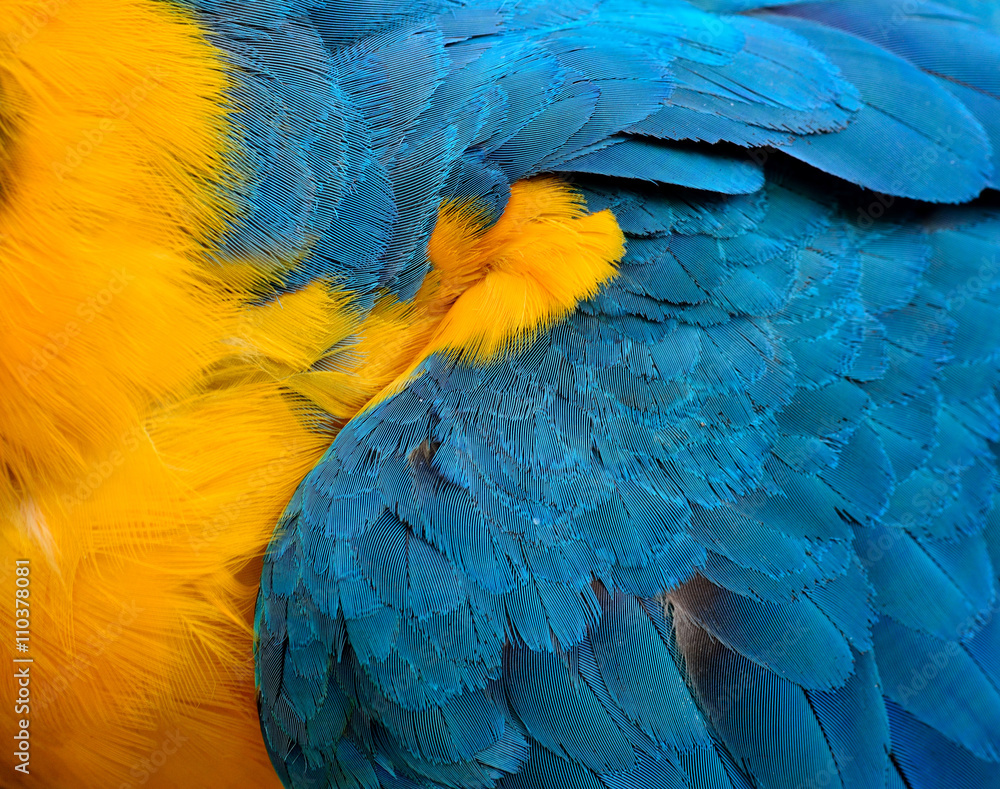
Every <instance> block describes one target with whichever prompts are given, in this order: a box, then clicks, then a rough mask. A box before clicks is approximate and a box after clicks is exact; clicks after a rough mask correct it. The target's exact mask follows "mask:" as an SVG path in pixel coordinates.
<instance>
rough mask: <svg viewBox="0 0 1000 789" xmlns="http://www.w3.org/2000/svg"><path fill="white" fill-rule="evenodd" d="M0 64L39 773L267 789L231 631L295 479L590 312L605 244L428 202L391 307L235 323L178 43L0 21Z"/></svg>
mask: <svg viewBox="0 0 1000 789" xmlns="http://www.w3.org/2000/svg"><path fill="white" fill-rule="evenodd" d="M8 9H9V11H8ZM39 14H41V16H39ZM0 41H4V42H6V43H5V44H3V47H4V48H3V49H0V91H2V96H3V101H2V102H0V124H2V127H0V139H2V141H3V143H2V144H3V149H2V160H0V168H2V169H0V177H2V185H3V192H2V195H0V255H2V258H0V260H2V266H3V275H4V280H5V285H4V288H3V289H2V293H0V391H2V392H3V397H2V399H0V451H2V458H0V459H2V462H3V467H4V473H3V474H2V475H0V516H2V531H0V544H2V546H3V548H2V553H3V560H2V565H0V579H2V580H0V587H2V588H3V589H4V590H6V591H8V592H12V591H13V589H14V574H13V573H14V560H15V559H16V558H28V559H30V562H31V564H30V567H31V575H30V579H31V585H30V590H31V597H30V604H31V609H32V610H31V635H30V657H31V658H32V659H33V660H34V663H32V664H31V671H32V677H33V680H32V684H31V703H30V707H31V711H30V714H29V715H28V716H27V717H29V718H30V721H31V723H30V731H31V742H32V749H33V750H32V752H33V754H34V756H33V758H32V761H31V768H30V772H31V780H32V781H33V785H35V786H38V787H67V786H81V787H87V786H95V787H98V786H99V787H116V788H118V789H124V788H125V787H131V786H139V785H144V786H164V787H167V786H213V787H218V788H219V789H221V788H222V787H226V786H233V787H237V786H239V787H243V786H254V787H265V786H275V785H276V784H277V780H276V779H275V778H274V776H273V774H272V771H271V769H270V766H269V765H268V764H267V757H266V754H265V752H264V749H263V746H262V744H261V741H260V733H259V729H258V724H257V716H256V709H255V705H254V688H253V666H252V658H251V641H252V630H251V626H250V622H251V619H252V608H253V602H254V597H255V593H256V584H257V579H258V576H257V574H258V567H259V557H260V555H261V554H262V552H263V550H264V548H265V546H266V544H267V541H268V539H269V538H270V535H271V531H272V529H273V527H274V524H275V523H276V522H277V520H278V518H279V516H280V514H281V511H282V508H283V507H284V505H285V503H286V502H287V500H288V498H289V497H290V496H291V494H292V492H293V491H294V489H295V486H296V485H297V484H298V482H299V481H300V480H301V478H302V476H303V475H304V474H305V473H306V472H307V471H308V469H309V468H311V467H312V465H314V463H315V462H316V460H317V459H318V457H319V455H320V454H321V453H322V452H323V450H324V449H325V447H326V446H328V444H329V442H330V441H331V439H332V437H333V435H334V434H335V431H336V429H337V427H338V425H339V424H341V423H342V422H343V421H345V420H347V419H350V418H351V417H352V416H353V415H354V414H356V413H357V412H358V411H359V410H360V409H361V408H363V407H365V406H366V404H370V403H372V402H374V401H376V400H377V399H378V398H379V397H382V396H385V395H386V394H387V393H389V392H391V391H394V390H395V388H397V387H398V386H399V385H400V384H401V383H402V382H404V381H405V380H406V377H407V376H408V375H409V374H410V373H411V372H412V371H413V369H414V368H415V367H416V365H417V364H418V363H419V362H420V360H422V359H423V358H426V356H427V355H429V354H431V353H434V352H438V351H440V352H447V353H456V354H461V355H462V356H463V357H465V358H466V359H467V361H470V362H482V361H484V360H486V359H488V358H490V357H491V356H493V355H495V354H497V353H501V352H503V351H504V350H505V349H507V348H509V347H511V345H512V344H514V343H517V342H520V341H523V340H524V338H526V337H527V336H529V335H530V333H531V332H532V331H534V330H537V329H538V328H539V327H541V326H544V325H549V324H551V323H552V322H553V321H555V320H557V319H559V318H560V317H562V316H564V315H565V314H566V313H567V312H568V311H569V310H570V309H571V308H572V307H573V306H574V305H575V304H576V302H577V301H579V300H580V299H581V298H584V297H586V296H588V295H591V294H592V293H594V292H595V290H596V289H597V287H598V286H599V285H600V283H602V282H604V281H606V280H607V279H608V278H609V277H611V276H613V274H614V270H615V268H614V261H616V260H617V259H618V258H619V257H620V256H621V254H622V236H621V233H620V231H619V230H618V227H617V225H616V224H615V222H614V219H613V218H612V217H611V216H610V214H607V213H606V212H605V213H603V214H597V215H592V216H587V215H586V213H585V210H584V208H583V207H582V205H581V204H580V202H579V200H578V198H577V197H575V196H574V194H573V192H572V191H571V190H569V189H567V188H566V187H565V186H562V185H561V184H559V183H557V182H555V181H551V180H536V181H532V182H527V183H524V184H520V185H516V186H515V187H514V190H513V193H512V196H511V201H510V204H509V206H508V208H507V211H506V213H505V215H504V217H503V218H502V219H501V220H500V221H499V222H498V223H496V225H494V226H493V227H492V228H490V229H488V230H484V229H483V228H482V227H481V222H480V221H479V219H478V217H477V215H476V213H475V211H472V210H469V209H468V207H461V206H445V207H444V209H443V210H442V213H441V216H440V219H439V222H438V227H437V230H436V231H435V233H434V236H433V237H432V239H431V243H430V247H429V255H430V258H431V260H432V263H433V265H434V270H433V271H432V274H431V275H430V276H429V277H428V279H427V281H426V283H425V285H424V287H423V288H422V289H421V291H420V293H419V294H418V296H417V298H416V299H415V300H414V301H413V302H412V303H410V304H401V303H398V302H396V301H395V300H393V299H391V298H389V297H385V298H383V299H382V300H381V301H379V302H378V303H377V305H376V307H375V309H374V310H373V311H372V312H371V313H370V314H368V315H360V314H358V313H357V312H355V311H354V310H353V309H352V308H351V306H350V297H349V296H350V294H346V293H340V292H337V291H336V290H334V289H332V288H331V287H330V286H329V284H324V283H313V284H312V285H310V286H309V287H307V288H304V289H302V290H301V291H299V292H297V293H292V294H287V295H284V296H282V297H281V299H280V300H279V301H275V302H273V303H270V304H266V305H256V304H254V303H252V301H251V300H250V298H249V291H248V290H247V288H248V287H250V288H251V289H252V287H253V286H254V285H259V284H260V282H256V283H254V282H253V281H250V280H248V279H247V278H248V277H252V273H253V272H259V271H262V270H267V269H270V270H274V269H275V268H280V266H281V263H282V262H281V261H277V262H275V261H267V262H260V261H257V262H255V261H246V262H244V264H243V265H234V266H232V267H227V268H220V267H218V266H216V265H215V264H213V263H211V262H210V257H211V256H210V254H206V250H207V251H208V252H209V253H210V252H211V249H212V242H213V239H214V238H216V237H217V235H218V234H219V232H220V230H221V229H222V227H223V222H224V220H225V217H226V216H227V215H229V213H230V212H231V210H232V206H230V205H228V204H227V203H226V202H225V201H224V199H223V198H222V197H221V196H220V195H222V194H224V190H222V189H221V188H220V187H221V186H222V185H224V183H225V182H226V181H227V180H228V179H232V178H236V177H238V174H235V173H230V172H228V171H226V169H225V166H224V162H225V161H226V155H227V152H228V147H229V146H231V145H233V143H232V142H231V141H232V140H233V139H238V134H234V133H233V130H231V129H229V128H228V126H227V115H226V111H225V107H226V95H227V88H228V85H229V82H228V78H227V76H226V71H225V65H224V63H223V62H222V60H221V58H220V56H219V53H218V52H217V51H216V50H215V49H214V47H213V46H212V45H211V44H210V43H209V42H208V41H207V40H206V38H205V37H204V35H203V32H202V31H201V30H199V28H198V27H197V25H196V24H195V23H194V22H193V20H192V19H191V18H189V17H187V16H185V14H184V13H183V12H182V11H180V10H178V9H177V8H175V7H171V6H169V5H166V4H160V3H152V2H144V1H143V0H74V2H59V0H52V1H51V2H49V3H37V2H27V1H26V0H7V2H6V3H5V9H4V13H3V14H0ZM567 261H571V262H567ZM261 276H262V275H261ZM13 614H14V611H13V608H12V607H11V606H10V605H5V606H3V607H0V626H2V628H3V632H4V633H7V634H10V633H12V632H13V630H14V616H13ZM2 643H3V645H4V646H3V651H4V652H5V653H9V652H10V650H12V649H13V643H12V642H11V639H10V638H9V637H8V638H5V639H4V640H3V642H2ZM10 657H12V655H10V654H8V660H9V658H10ZM0 686H2V687H3V688H4V693H5V696H6V697H7V698H12V697H13V693H14V691H15V689H16V688H15V684H14V680H13V678H12V675H11V672H9V671H7V672H3V674H2V679H0ZM11 760H12V754H11V752H10V749H6V750H5V755H4V757H3V766H2V769H3V770H4V775H5V776H9V775H15V773H13V772H12V771H11V770H12V764H11ZM5 780H6V779H5Z"/></svg>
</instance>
